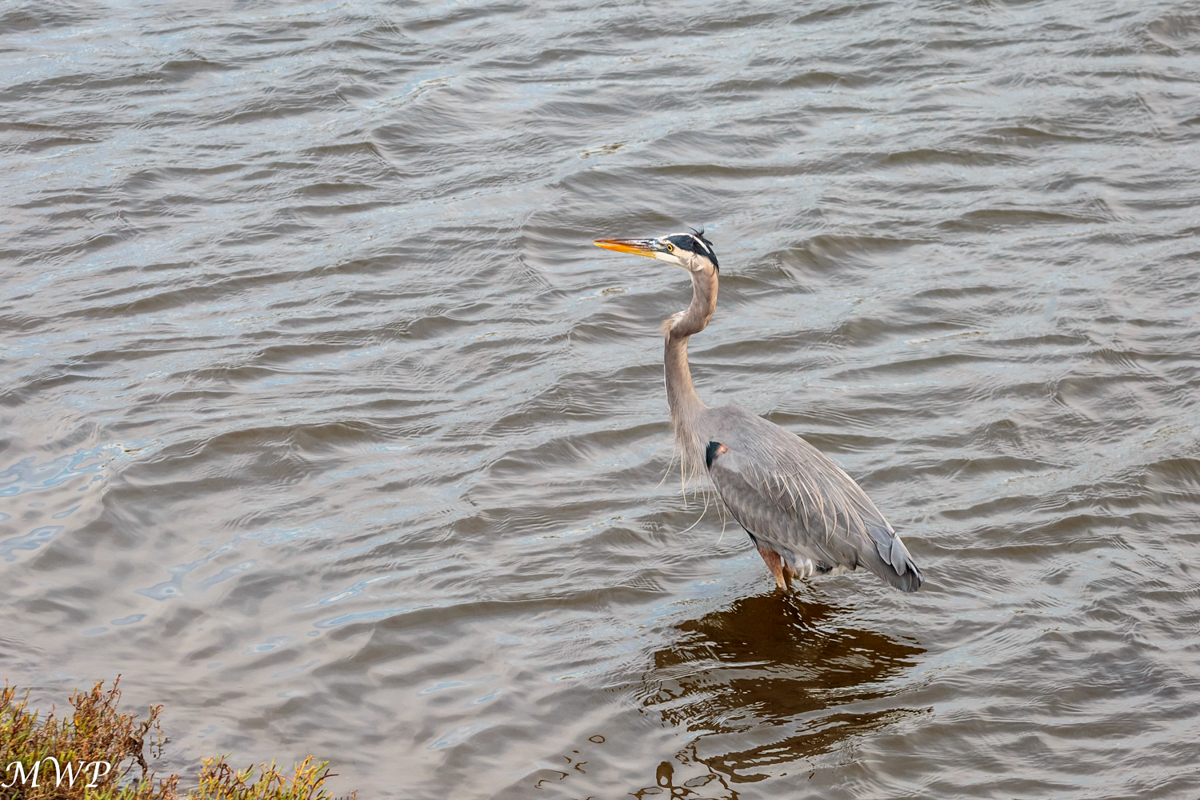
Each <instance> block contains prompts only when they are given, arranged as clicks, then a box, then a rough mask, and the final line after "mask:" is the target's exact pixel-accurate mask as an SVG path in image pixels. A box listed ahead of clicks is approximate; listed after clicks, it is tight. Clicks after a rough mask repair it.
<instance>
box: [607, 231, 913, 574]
mask: <svg viewBox="0 0 1200 800" xmlns="http://www.w3.org/2000/svg"><path fill="white" fill-rule="evenodd" d="M596 244H597V245H598V246H600V247H605V248H607V249H610V250H617V251H619V252H630V253H636V254H638V255H644V256H649V257H651V258H657V259H659V260H661V261H666V262H667V263H671V264H675V265H677V266H681V267H684V268H685V269H687V270H688V271H689V272H690V273H691V277H692V302H691V304H690V305H689V306H688V308H687V310H685V311H682V312H680V313H678V314H675V315H674V316H672V317H671V318H670V319H668V320H666V322H664V323H663V332H664V335H665V339H666V341H665V363H666V387H667V402H668V404H669V405H670V407H671V420H672V422H673V423H674V426H675V439H676V442H677V443H678V445H679V449H680V452H681V460H682V464H683V469H684V474H685V475H687V474H688V473H689V471H694V472H698V471H699V470H700V469H704V470H705V471H706V472H707V473H708V476H709V478H710V479H711V480H712V484H713V486H714V487H715V488H716V490H717V494H718V495H720V497H721V500H722V502H723V503H724V504H725V506H726V508H728V509H729V512H730V513H731V514H732V515H733V518H734V519H735V520H737V521H738V523H739V524H740V525H741V526H742V527H743V528H745V529H746V532H747V533H749V534H750V538H751V540H752V541H753V542H754V544H755V546H756V547H757V548H758V551H759V553H760V555H762V557H763V560H764V561H765V562H766V564H767V567H768V569H770V570H771V573H772V574H773V575H774V576H775V580H776V582H777V583H778V584H779V586H780V588H784V589H787V588H790V584H791V580H792V579H793V578H804V577H809V576H811V575H814V574H829V573H838V572H845V571H853V570H855V569H858V568H859V567H864V568H866V569H867V570H868V571H870V572H873V573H875V574H876V575H878V576H879V577H880V578H882V579H883V580H884V581H885V582H887V583H889V584H891V585H892V586H895V587H897V588H898V589H902V590H903V591H906V592H912V591H916V590H917V589H918V588H920V586H921V584H922V582H923V581H924V578H923V577H922V575H921V571H920V570H919V569H918V568H917V565H916V564H915V563H913V560H912V556H910V555H909V552H908V549H907V548H905V546H904V543H903V542H902V541H901V540H900V537H899V535H897V533H896V532H895V530H893V529H892V526H891V525H890V524H888V521H887V520H886V519H884V517H883V515H882V514H880V513H879V510H878V509H877V508H876V507H875V504H874V503H872V502H871V499H870V498H869V497H867V494H866V492H864V491H863V490H862V488H861V487H860V486H859V485H858V484H857V483H855V482H854V480H853V479H852V478H851V477H850V476H849V475H847V474H846V473H845V471H843V470H842V469H841V467H839V466H838V465H837V464H835V463H834V462H833V461H832V460H831V459H830V458H829V457H828V456H826V455H825V454H824V453H822V452H821V451H819V450H817V448H815V447H813V446H812V445H811V444H809V443H808V442H806V441H804V440H803V439H801V438H800V437H799V436H796V435H795V434H792V433H789V432H788V431H786V430H784V429H783V428H781V427H779V426H778V425H775V424H774V423H771V422H768V421H767V420H765V419H763V418H762V417H759V416H756V415H754V414H751V413H750V412H749V411H746V410H744V409H741V408H737V407H735V406H724V407H720V408H709V407H708V406H706V405H705V404H704V403H703V401H701V400H700V397H699V396H698V395H697V394H696V389H695V386H694V385H693V383H692V376H691V370H690V368H689V366H688V360H687V342H688V339H689V338H690V337H691V336H693V335H694V334H696V333H699V332H700V331H702V330H704V328H705V327H707V325H708V322H709V320H710V319H711V318H712V315H713V313H714V311H715V310H716V305H717V289H718V273H719V267H718V265H717V258H716V253H715V252H714V251H713V249H712V244H711V243H710V242H709V241H708V240H707V239H705V238H704V237H703V235H702V234H699V233H682V234H670V235H668V236H663V237H660V238H658V239H598V240H597V241H596Z"/></svg>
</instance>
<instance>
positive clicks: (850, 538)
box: [703, 407, 924, 592]
mask: <svg viewBox="0 0 1200 800" xmlns="http://www.w3.org/2000/svg"><path fill="white" fill-rule="evenodd" d="M707 417H708V418H707V419H705V420H703V423H704V424H703V429H704V434H705V435H706V436H708V437H709V438H710V440H711V441H714V442H719V443H720V444H721V445H724V448H717V449H713V450H710V453H713V454H714V457H711V458H709V459H708V471H709V475H710V476H711V478H712V481H713V485H714V486H715V487H716V489H717V493H718V494H720V496H721V500H722V501H723V502H724V503H725V505H726V507H727V508H728V509H729V511H730V513H732V514H733V517H734V519H736V520H737V521H738V523H739V524H741V525H742V527H744V528H745V529H746V530H747V531H749V532H750V533H751V534H753V535H754V537H755V538H756V539H758V540H759V541H761V542H763V543H764V544H767V545H768V546H774V547H777V548H779V549H781V550H784V549H786V550H791V551H792V552H794V553H796V554H798V555H801V556H803V557H805V558H811V559H813V560H814V561H817V562H823V563H824V564H825V565H827V566H829V567H845V568H847V569H856V568H858V567H860V566H861V567H865V568H867V569H868V570H870V571H871V572H874V573H875V574H876V575H878V576H879V577H880V578H882V579H883V580H885V581H886V582H888V583H890V584H892V585H893V586H896V587H898V588H900V589H903V590H904V591H906V592H911V591H915V590H916V589H917V588H919V587H920V585H921V583H922V582H923V580H924V578H923V577H922V575H921V572H920V570H918V569H917V566H916V564H914V563H913V561H912V557H911V556H910V555H909V553H908V549H907V548H905V546H904V543H903V542H902V541H901V540H900V537H899V536H897V534H896V532H895V530H893V528H892V526H891V525H890V524H888V521H887V520H886V519H884V517H883V515H882V514H880V513H879V509H877V508H876V507H875V504H874V503H872V502H871V499H870V498H869V497H867V494H866V492H864V491H863V490H862V488H861V487H860V486H859V485H858V484H857V483H855V482H854V479H852V478H851V477H850V476H849V475H847V474H846V473H845V471H843V470H842V468H841V467H839V466H838V465H837V464H835V463H834V462H833V461H832V460H830V459H829V457H828V456H826V455H825V454H824V453H822V452H821V451H819V450H817V448H815V447H813V446H812V445H811V444H809V443H808V442H806V441H804V440H803V439H801V438H800V437H799V436H796V435H794V434H792V433H789V432H788V431H785V430H784V429H783V428H780V427H779V426H778V425H775V424H773V423H771V422H768V421H767V420H765V419H763V418H761V417H758V416H755V415H754V414H751V413H750V412H748V411H745V410H743V409H740V408H736V407H727V408H715V409H711V410H710V411H709V412H708V413H707Z"/></svg>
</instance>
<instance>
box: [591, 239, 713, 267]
mask: <svg viewBox="0 0 1200 800" xmlns="http://www.w3.org/2000/svg"><path fill="white" fill-rule="evenodd" d="M594 244H595V245H596V247H603V248H604V249H606V250H616V251H617V252H618V253H634V254H635V255H639V256H646V257H647V258H657V259H658V260H659V261H665V262H667V263H668V264H674V265H675V266H677V267H683V268H684V269H686V270H688V271H689V272H704V271H705V270H714V271H716V270H719V269H720V267H719V265H718V264H717V253H716V251H715V250H713V246H712V242H710V241H709V240H708V239H705V238H704V231H689V232H688V233H668V234H667V235H666V236H660V237H658V238H657V239H596V240H595V242H594Z"/></svg>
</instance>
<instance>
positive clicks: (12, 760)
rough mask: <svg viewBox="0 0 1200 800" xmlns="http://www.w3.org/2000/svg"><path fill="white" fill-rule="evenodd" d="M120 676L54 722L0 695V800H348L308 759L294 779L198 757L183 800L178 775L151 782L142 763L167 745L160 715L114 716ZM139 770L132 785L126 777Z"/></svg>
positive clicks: (11, 692) (271, 769)
mask: <svg viewBox="0 0 1200 800" xmlns="http://www.w3.org/2000/svg"><path fill="white" fill-rule="evenodd" d="M120 681H121V678H120V676H118V677H117V679H116V680H115V681H113V685H112V688H111V689H110V690H108V691H107V692H106V691H104V682H103V681H99V682H97V683H96V685H95V686H93V687H92V690H91V691H90V692H80V691H76V692H75V693H74V694H72V695H71V706H72V708H73V712H72V714H71V715H70V716H69V717H64V718H61V719H60V718H58V717H56V716H55V714H54V709H51V710H50V713H49V714H46V716H45V718H44V719H41V718H40V717H39V714H38V712H36V711H30V710H29V708H28V704H29V693H28V692H26V693H25V694H24V696H23V697H20V698H18V697H17V690H16V689H15V688H14V687H11V686H9V685H8V682H7V681H6V682H5V684H4V689H3V690H0V800H354V798H355V796H356V795H355V794H354V793H352V794H350V795H348V796H347V797H345V798H334V797H332V796H331V795H330V794H329V792H328V790H327V789H325V781H326V780H327V779H328V778H330V777H332V774H331V773H330V772H329V769H328V767H327V766H326V763H325V762H322V763H314V761H313V758H312V757H311V756H309V757H308V758H306V759H305V760H304V762H303V763H301V764H297V765H296V771H295V774H294V775H291V776H289V775H287V774H285V773H284V772H281V771H280V770H279V769H277V768H276V766H275V762H273V761H272V762H271V763H270V764H263V765H261V766H260V767H259V768H258V770H257V776H256V775H255V772H256V770H255V768H254V767H249V768H247V769H244V770H241V771H238V770H235V769H234V768H233V767H231V766H229V764H227V763H226V762H225V758H226V757H225V756H221V757H219V758H211V759H204V766H203V767H202V768H201V770H200V775H199V781H198V783H199V785H198V787H197V788H196V789H193V790H192V791H190V792H188V793H187V794H186V795H182V794H180V792H179V780H180V776H178V775H171V776H169V777H167V778H158V776H157V775H155V773H154V771H153V770H152V769H150V766H149V765H148V764H147V763H146V754H145V750H146V747H147V745H149V747H150V751H151V757H152V758H158V757H159V756H160V755H161V754H162V746H163V744H165V743H166V741H167V740H166V739H165V738H164V737H163V733H162V728H161V727H159V719H158V718H159V714H160V713H161V712H162V706H151V707H150V713H149V714H148V715H147V716H146V718H145V719H144V720H142V721H141V722H139V721H138V720H137V715H135V714H122V713H120V712H119V711H117V702H118V701H119V700H120V698H121V691H120V689H119V684H120ZM134 766H138V767H140V768H141V774H140V776H138V777H137V778H136V779H135V778H134V777H133V776H132V775H131V774H130V773H131V772H132V770H133V768H134Z"/></svg>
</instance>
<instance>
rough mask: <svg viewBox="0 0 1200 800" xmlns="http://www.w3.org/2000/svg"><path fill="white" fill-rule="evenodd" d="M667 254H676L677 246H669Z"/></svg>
mask: <svg viewBox="0 0 1200 800" xmlns="http://www.w3.org/2000/svg"><path fill="white" fill-rule="evenodd" d="M667 252H668V253H674V252H675V245H673V244H669V245H667Z"/></svg>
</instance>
